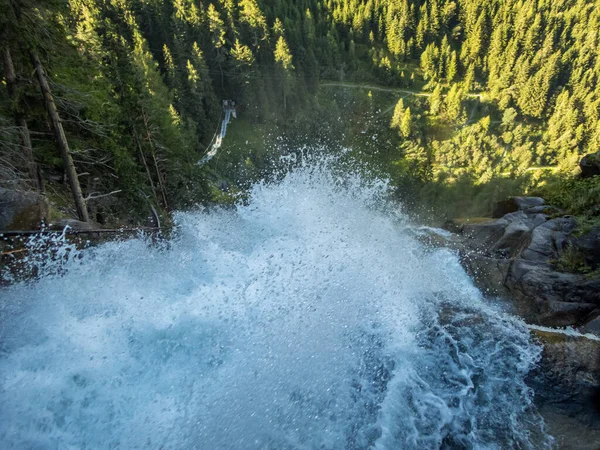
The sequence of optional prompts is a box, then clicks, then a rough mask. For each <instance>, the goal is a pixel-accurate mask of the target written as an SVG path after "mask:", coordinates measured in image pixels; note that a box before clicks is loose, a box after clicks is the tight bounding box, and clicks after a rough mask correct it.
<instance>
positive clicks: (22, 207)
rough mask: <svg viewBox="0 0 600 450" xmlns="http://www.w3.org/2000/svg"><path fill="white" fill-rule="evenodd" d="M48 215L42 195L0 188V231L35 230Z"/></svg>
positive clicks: (45, 201)
mask: <svg viewBox="0 0 600 450" xmlns="http://www.w3.org/2000/svg"><path fill="white" fill-rule="evenodd" d="M48 213H49V206H48V202H47V200H46V198H45V197H44V196H43V195H40V194H37V193H35V192H27V191H14V190H10V189H4V188H0V231H9V230H36V229H38V228H39V227H40V224H41V222H42V221H44V220H45V219H46V218H47V217H48Z"/></svg>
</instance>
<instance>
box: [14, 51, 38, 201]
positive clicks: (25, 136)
mask: <svg viewBox="0 0 600 450" xmlns="http://www.w3.org/2000/svg"><path fill="white" fill-rule="evenodd" d="M4 65H5V67H6V87H7V90H8V96H9V98H10V100H11V101H12V102H13V106H12V112H13V115H14V117H15V123H16V125H17V127H18V128H19V138H20V140H21V151H22V152H23V154H24V156H25V160H26V161H27V172H28V173H29V178H30V179H31V182H32V183H34V185H35V187H36V188H37V189H38V190H39V191H40V192H44V182H43V180H42V173H41V171H40V167H39V165H38V164H37V162H36V161H35V157H34V156H33V146H32V145H31V136H30V135H29V128H28V127H27V121H26V120H25V117H23V114H21V112H20V111H19V107H18V105H17V104H16V102H17V99H16V98H15V97H16V95H15V94H16V88H17V74H16V72H15V66H14V64H13V61H12V56H11V54H10V48H9V47H8V46H6V47H4Z"/></svg>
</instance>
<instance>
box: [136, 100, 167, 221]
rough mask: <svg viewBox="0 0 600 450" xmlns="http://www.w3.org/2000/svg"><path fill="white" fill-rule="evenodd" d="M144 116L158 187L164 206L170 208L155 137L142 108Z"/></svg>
mask: <svg viewBox="0 0 600 450" xmlns="http://www.w3.org/2000/svg"><path fill="white" fill-rule="evenodd" d="M142 118H143V119H144V127H145V128H146V139H147V140H148V143H149V144H150V147H151V148H152V159H153V160H154V168H155V169H156V177H157V179H158V187H159V188H160V193H161V196H162V199H163V206H164V207H165V209H167V210H168V209H169V204H168V203H167V191H166V189H165V183H164V181H163V177H162V175H161V173H160V169H159V168H158V160H157V159H156V146H155V145H154V138H153V137H152V134H151V133H150V124H149V123H148V116H147V115H146V111H144V110H143V109H142Z"/></svg>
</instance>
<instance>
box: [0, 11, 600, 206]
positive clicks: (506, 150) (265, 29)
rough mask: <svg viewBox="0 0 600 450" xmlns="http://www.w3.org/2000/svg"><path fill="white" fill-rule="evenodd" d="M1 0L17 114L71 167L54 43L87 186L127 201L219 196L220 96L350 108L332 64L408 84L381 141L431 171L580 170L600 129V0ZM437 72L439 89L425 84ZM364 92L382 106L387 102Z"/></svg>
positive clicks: (419, 169) (410, 170)
mask: <svg viewBox="0 0 600 450" xmlns="http://www.w3.org/2000/svg"><path fill="white" fill-rule="evenodd" d="M0 2H1V3H0V5H1V6H2V10H3V11H6V13H5V14H3V15H2V17H1V18H0V29H1V30H2V38H3V42H8V43H9V45H10V46H11V50H12V53H13V59H14V61H15V67H16V70H17V71H18V73H19V77H20V79H21V80H23V81H22V83H21V84H20V85H19V86H18V89H17V93H16V94H17V95H16V99H15V100H13V101H12V104H11V102H8V100H7V99H6V97H3V98H2V99H0V100H1V102H0V116H2V117H3V118H9V117H10V116H11V112H13V111H15V110H16V111H21V112H22V113H23V114H24V115H26V116H27V122H28V124H29V126H30V127H31V129H32V131H33V132H34V133H35V135H36V136H40V137H39V138H37V139H36V141H35V148H34V153H35V157H36V159H37V160H39V161H40V162H41V163H42V165H43V167H44V169H45V171H46V172H47V175H48V177H49V175H50V174H52V175H56V174H60V172H61V170H62V167H61V164H62V163H61V162H60V158H57V157H56V152H55V150H54V146H53V142H52V138H51V136H50V135H49V134H48V131H49V130H48V129H47V124H46V121H45V118H44V113H43V107H42V106H43V103H42V101H41V99H40V98H39V94H38V92H37V89H35V85H34V83H31V80H29V79H28V77H30V74H31V67H30V63H29V56H28V51H29V50H30V49H37V50H38V51H39V52H40V54H41V55H42V57H43V59H44V63H45V64H46V65H47V68H48V72H49V74H50V77H51V79H52V83H53V90H54V91H55V95H56V100H57V106H58V107H59V109H60V111H61V114H62V116H63V117H64V122H65V128H66V132H67V137H68V139H69V141H70V143H71V146H72V147H73V152H74V157H75V164H76V166H77V169H78V171H79V172H81V173H86V174H89V175H86V176H85V177H84V179H82V185H83V188H84V191H85V194H86V195H90V194H93V193H105V192H111V191H116V190H120V191H122V192H121V193H120V194H119V195H118V197H117V198H118V199H119V200H122V203H123V204H124V205H127V206H125V207H123V209H135V208H138V207H139V205H140V204H145V203H147V202H148V201H149V202H152V203H153V204H155V205H157V206H160V207H163V208H169V209H172V208H176V207H181V206H183V205H185V204H187V203H189V202H191V201H193V198H192V197H193V195H202V196H204V198H208V197H210V195H211V194H210V189H209V188H208V185H207V182H206V181H204V180H205V178H206V177H205V175H206V174H204V173H203V172H202V171H201V170H200V169H198V167H197V166H195V162H196V161H197V160H198V159H199V158H200V155H201V154H202V152H204V151H205V149H206V147H207V146H208V145H209V143H210V141H211V139H212V138H213V135H214V130H215V128H216V127H217V126H218V122H219V117H220V115H221V108H220V99H235V100H236V101H237V103H238V104H239V105H241V107H242V108H241V109H242V114H244V115H245V117H246V118H247V119H248V120H250V121H251V123H253V124H254V125H256V124H258V123H262V124H264V123H265V122H267V121H272V122H274V123H276V124H277V125H278V126H279V125H281V126H282V127H283V128H285V127H286V126H287V125H289V124H290V123H294V121H297V122H298V126H299V127H300V126H302V127H304V129H305V130H309V129H313V128H314V127H313V126H312V125H307V124H308V122H309V121H310V120H315V117H319V120H321V122H322V123H328V124H330V123H333V120H334V119H331V118H327V117H326V116H325V113H324V111H327V110H326V108H325V107H322V109H319V108H318V104H317V101H316V100H315V98H314V94H315V93H317V91H318V85H319V80H320V79H330V80H341V81H343V82H348V81H360V82H368V83H373V82H379V83H384V84H386V85H388V86H392V87H398V88H399V89H402V90H404V92H403V93H402V94H401V95H402V96H404V97H405V99H404V100H400V101H398V103H397V105H396V107H395V109H394V112H393V116H392V118H391V121H390V120H389V115H388V116H386V117H385V118H384V119H382V120H380V123H379V125H378V126H377V127H378V128H377V131H378V133H381V134H382V135H384V136H385V144H382V145H385V146H387V147H386V149H385V150H380V151H381V152H382V153H385V155H386V156H385V158H388V156H389V155H394V158H396V160H395V161H394V162H395V165H394V166H393V168H390V171H392V172H393V171H394V170H395V171H396V172H397V173H396V175H397V176H398V179H402V180H405V178H406V177H407V176H412V177H414V180H416V182H417V184H418V183H425V182H427V183H433V185H436V186H442V185H444V186H449V185H450V184H452V183H457V184H458V185H460V186H463V185H464V186H467V185H469V186H471V187H472V188H473V189H478V190H479V189H480V190H481V191H482V192H483V190H484V186H488V185H489V186H491V185H495V183H498V185H500V184H502V185H504V183H505V181H506V180H507V179H511V178H515V179H519V180H525V179H527V180H528V181H527V182H525V181H523V183H525V184H522V186H526V185H527V186H535V185H536V183H539V182H540V180H542V179H543V177H542V176H541V175H540V174H541V173H543V172H544V171H554V172H556V173H559V174H560V175H561V176H563V177H565V176H571V175H572V174H573V173H574V172H575V171H576V167H577V163H578V161H579V159H580V157H581V156H582V155H583V154H585V153H590V152H592V151H595V150H596V149H597V147H598V146H599V145H600V95H599V94H600V92H599V90H598V81H599V77H600V34H599V33H598V29H599V25H600V8H598V7H595V4H594V2H592V1H587V0H571V1H566V2H554V3H552V2H531V1H525V2H514V1H501V0H490V1H485V2H484V1H482V0H419V1H417V2H413V1H409V0H378V1H373V0H352V1H349V0H327V1H324V0H302V1H290V0H278V1H271V0H269V1H267V0H214V1H207V2H198V1H193V0H165V1H159V0H68V1H67V0H64V1H62V0H45V1H44V2H39V1H34V0H11V1H8V0H0ZM15 8H18V9H19V11H20V13H19V14H16V9H15ZM424 83H426V85H425V88H426V89H427V90H428V91H430V92H431V95H430V96H429V98H427V99H424V97H421V95H423V96H424V95H426V94H422V93H419V95H418V96H417V95H416V96H412V95H410V93H411V92H413V91H416V90H419V89H421V87H422V85H423V84H424ZM397 98H398V96H395V97H393V99H392V98H390V99H386V101H385V103H386V105H387V103H389V102H391V101H396V100H397ZM363 100H364V99H362V98H361V102H362V101H363ZM328 106H330V107H331V109H330V111H334V112H335V111H339V109H335V108H339V105H338V104H337V103H335V104H331V105H328ZM364 106H365V108H366V111H368V112H369V114H371V113H373V114H375V113H374V112H373V111H375V110H376V107H375V106H374V103H373V102H371V103H369V104H367V103H365V104H364ZM389 106H390V107H391V106H392V105H389ZM362 119H363V120H364V119H365V118H364V117H363V118H362ZM336 120H337V117H336ZM4 123H5V121H2V124H4ZM382 124H383V125H382ZM319 125H320V124H319ZM388 125H389V126H390V127H391V130H389V129H388V128H389V127H388ZM2 126H3V128H5V129H8V128H9V127H8V125H2ZM315 127H316V125H315ZM388 132H389V133H388ZM7 133H8V134H7ZM7 133H5V134H6V135H7V136H9V135H10V133H9V132H8V131H7ZM9 137H10V139H8V141H10V142H12V141H14V136H9ZM8 141H7V142H8ZM398 158H403V159H404V160H403V161H402V162H399V161H398ZM451 180H454V181H451ZM465 180H467V181H465ZM542 181H543V180H542ZM569 182H570V181H569ZM549 186H550V185H548V187H547V189H548V195H550V196H555V197H557V199H556V201H557V202H563V200H561V199H560V198H558V194H556V193H555V192H554V191H552V189H551V188H550V187H549ZM588 187H589V189H590V191H589V192H591V193H589V192H588V193H587V194H584V192H583V191H581V190H580V188H579V187H575V185H573V186H570V187H568V188H565V189H566V191H567V192H573V197H572V198H570V199H569V200H570V201H573V202H574V205H580V207H578V208H580V212H579V213H578V214H580V213H582V212H581V211H584V210H587V209H589V208H591V207H592V204H591V202H593V198H594V195H595V194H593V192H595V191H594V189H595V188H594V187H593V186H588ZM461 189H462V188H461ZM451 190H453V191H457V192H458V191H460V189H458V190H454V188H452V189H451ZM507 190H510V189H507ZM575 193H577V194H575ZM565 195H567V194H565ZM568 195H570V194H568ZM146 198H148V199H149V200H147V201H146V200H145V199H146ZM140 199H143V201H141V200H140ZM100 203H101V202H99V203H98V204H100ZM114 203H115V204H118V203H119V202H117V201H115V202H114ZM563 203H565V204H566V203H567V201H566V200H565V201H564V202H563ZM110 207H111V208H116V206H110ZM144 207H145V206H144ZM92 208H94V206H92Z"/></svg>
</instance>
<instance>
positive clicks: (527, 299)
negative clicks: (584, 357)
mask: <svg viewBox="0 0 600 450" xmlns="http://www.w3.org/2000/svg"><path fill="white" fill-rule="evenodd" d="M511 201H512V202H513V205H514V206H515V207H516V208H517V211H514V212H510V213H508V214H505V215H504V216H503V217H501V218H498V219H495V220H494V219H488V220H486V221H482V220H479V219H477V220H476V221H475V222H469V221H463V222H462V225H461V228H460V231H461V234H460V235H459V236H460V240H461V242H462V243H463V245H464V249H463V250H462V252H461V254H462V257H461V262H462V264H463V266H464V267H465V269H466V270H467V272H468V273H469V274H470V275H471V276H472V278H473V280H474V282H475V284H476V285H477V286H478V287H479V288H481V289H482V290H483V292H484V293H487V294H489V295H494V296H501V297H505V298H508V299H509V300H511V302H512V303H513V305H514V308H515V310H516V312H517V313H518V314H520V315H521V316H522V317H524V318H525V320H527V321H528V322H529V323H533V324H539V325H546V326H568V325H573V326H582V325H583V324H585V323H586V321H588V320H589V317H590V314H591V313H592V312H593V311H595V310H596V309H598V308H600V277H595V278H594V277H592V278H589V277H588V276H585V275H583V274H578V273H566V272H562V271H560V270H558V269H557V267H558V266H557V262H558V261H560V259H561V258H562V257H563V255H565V252H566V251H567V249H569V248H570V247H573V246H575V247H576V248H577V249H579V250H580V251H581V252H582V254H583V255H586V258H587V259H586V262H588V263H589V264H592V263H593V264H598V262H600V261H599V260H600V251H599V246H600V240H599V239H598V237H599V236H598V235H599V230H597V229H594V230H592V231H590V232H589V233H587V234H586V235H584V236H581V237H579V238H577V237H575V236H573V232H574V230H575V229H576V227H577V221H576V220H575V219H574V218H573V217H569V216H565V217H556V218H550V217H549V216H548V215H546V214H544V213H543V212H540V211H543V210H541V209H540V207H542V206H547V205H544V201H543V199H541V198H537V197H515V198H513V199H511ZM521 208H522V209H521ZM593 267H596V266H593Z"/></svg>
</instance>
